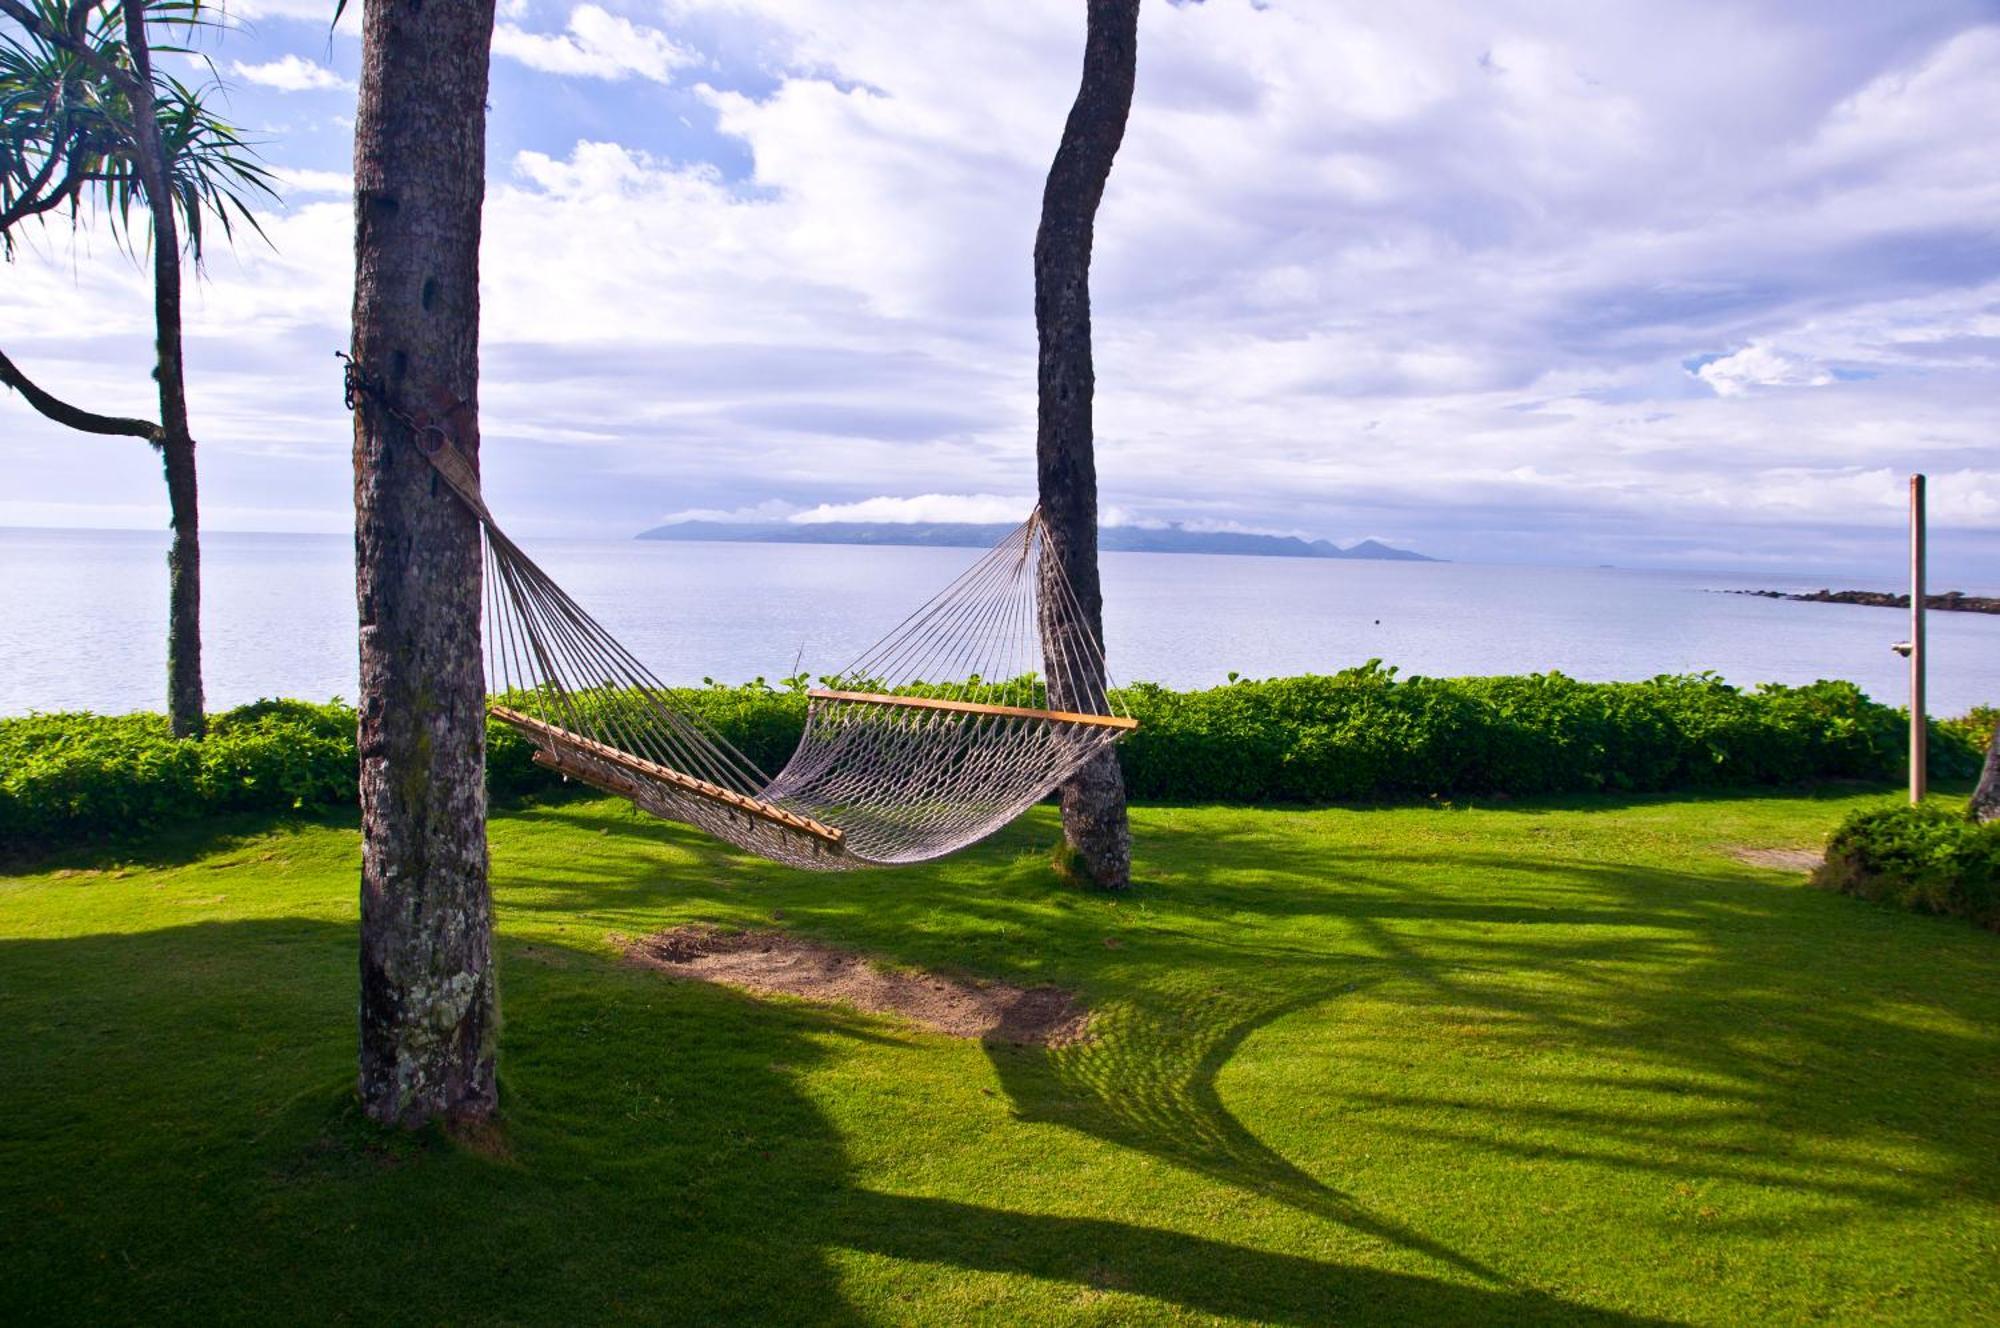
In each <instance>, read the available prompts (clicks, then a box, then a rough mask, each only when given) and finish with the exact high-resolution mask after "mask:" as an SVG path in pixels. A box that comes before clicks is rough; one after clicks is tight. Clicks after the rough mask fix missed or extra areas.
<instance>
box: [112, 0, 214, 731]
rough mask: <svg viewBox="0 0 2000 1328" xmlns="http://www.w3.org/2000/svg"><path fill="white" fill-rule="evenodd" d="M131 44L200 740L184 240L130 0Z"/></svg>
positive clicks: (172, 598)
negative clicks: (184, 322)
mask: <svg viewBox="0 0 2000 1328" xmlns="http://www.w3.org/2000/svg"><path fill="white" fill-rule="evenodd" d="M123 10H124V18H125V44H126V48H127V49H128V50H129V51H130V52H131V56H132V72H133V73H134V75H136V77H135V78H134V80H133V82H132V84H131V86H130V87H129V88H128V89H127V94H128V95H129V96H130V97H131V99H132V138H133V146H134V148H135V151H134V152H133V166H134V168H135V169H137V171H138V172H139V180H140V183H141V184H143V185H144V186H145V191H146V207H147V210H148V211H149V212H150V213H151V215H152V218H153V335H154V347H155V351H156V359H155V362H154V367H153V377H154V379H155V380H156V381H157V383H158V384H159V389H160V459H161V461H162V462H163V463H164V465H165V467H166V472H167V510H168V512H169V517H170V520H171V522H172V525H173V531H174V538H173V543H172V545H170V546H169V548H168V550H167V716H168V719H169V721H170V722H171V723H172V725H173V731H174V736H175V737H178V738H198V737H200V736H201V735H202V734H203V733H204V732H206V731H207V728H208V717H207V713H206V711H205V710H204V708H203V698H202V691H201V516H200V502H199V495H198V493H197V486H196V483H195V469H194V436H193V435H192V434H191V433H190V432H189V429H188V413H187V386H186V377H185V373H184V368H183V366H184V360H183V358H182V354H181V239H180V228H179V226H178V225H177V224H176V222H175V220H174V195H173V186H172V182H171V180H172V177H171V174H170V172H169V170H168V165H167V153H166V148H165V146H164V145H163V144H162V143H161V141H160V121H159V112H158V110H157V109H156V107H155V106H154V103H153V55H152V47H151V45H150V43H149V42H148V41H147V39H146V11H145V6H144V5H143V4H141V3H140V0H125V3H124V5H123Z"/></svg>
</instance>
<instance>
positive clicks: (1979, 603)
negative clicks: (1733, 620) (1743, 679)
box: [1728, 590, 2000, 613]
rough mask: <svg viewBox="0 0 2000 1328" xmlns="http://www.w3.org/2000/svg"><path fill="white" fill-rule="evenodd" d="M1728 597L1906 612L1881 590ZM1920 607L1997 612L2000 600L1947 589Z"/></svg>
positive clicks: (1903, 603) (1901, 601) (1898, 599)
mask: <svg viewBox="0 0 2000 1328" xmlns="http://www.w3.org/2000/svg"><path fill="white" fill-rule="evenodd" d="M1728 593H1729V594H1732V595H1754V596H1756V597H1757V598H1758V599H1795V600H1803V601H1804V602H1806V603H1808V604H1865V605H1868V606H1869V607H1871V608H1877V609H1907V608H1909V607H1910V597H1909V596H1908V595H1892V594H1890V593H1888V592H1887V591H1883V590H1814V591H1810V592H1808V593H1806V594H1792V593H1790V592H1788V591H1783V590H1732V591H1729V592H1728ZM1924 607H1925V608H1927V609H1943V610H1944V611H1945V612H1947V613H2000V599H1989V598H1986V597H1985V596H1981V595H1968V594H1966V593H1964V592H1963V591H1959V590H1947V591H1945V592H1944V593H1943V594H1942V595H1926V596H1924Z"/></svg>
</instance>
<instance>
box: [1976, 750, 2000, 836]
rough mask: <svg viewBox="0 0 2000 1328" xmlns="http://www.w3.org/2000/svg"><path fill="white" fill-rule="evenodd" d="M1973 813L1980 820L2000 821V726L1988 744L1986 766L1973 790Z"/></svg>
mask: <svg viewBox="0 0 2000 1328" xmlns="http://www.w3.org/2000/svg"><path fill="white" fill-rule="evenodd" d="M1972 815H1973V817H1974V818H1975V819H1977V820H1979V821H2000V728H1995V729H1994V730H1993V737H1992V739H1991V741H1989V742H1988V743H1987V744H1986V768H1985V769H1984V770H1983V771H1981V772H1980V775H1979V787H1978V788H1976V789H1974V790H1973V791H1972Z"/></svg>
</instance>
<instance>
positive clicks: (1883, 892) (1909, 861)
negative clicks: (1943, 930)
mask: <svg viewBox="0 0 2000 1328" xmlns="http://www.w3.org/2000/svg"><path fill="white" fill-rule="evenodd" d="M1813 883H1814V884H1815V885H1819V886H1822V887H1824V888H1826V889H1829V890H1838V891H1840V892H1841V893H1842V894H1850V895H1857V896H1859V897H1860V898H1862V899H1878V900H1881V901H1883V902H1884V903H1890V904H1896V905H1898V906H1900V907H1902V908H1907V909H1910V910H1912V911H1914V912H1918V913H1941V914H1944V915H1945V916H1947V917H1954V918H1965V919H1966V920H1968V921H1970V922H1973V923H1976V924H1977V925H1979V926H1981V927H1985V928H1987V929H1989V930H1992V931H2000V821H1994V822H1989V823H1987V824H1986V825H1980V824H1978V823H1977V822H1975V821H1973V820H1972V818H1971V817H1969V816H1967V815H1966V814H1965V813H1964V812H1963V811H1957V810H1954V809H1952V808H1949V807H1944V806H1940V805H1938V804H1937V803H1934V802H1931V803H1925V804H1923V805H1922V806H1920V807H1910V806H1902V807H1890V808H1886V809H1884V810H1881V811H1873V812H1860V813H1857V814H1855V815H1853V816H1850V817H1848V818H1847V820H1846V821H1844V822H1842V823H1841V826H1840V828H1839V829H1838V830H1836V831H1834V832H1833V838H1832V840H1831V841H1830V842H1829V843H1828V845H1827V850H1826V862H1825V864H1824V865H1822V866H1821V867H1820V868H1819V869H1818V870H1816V871H1815V872H1814V873H1813Z"/></svg>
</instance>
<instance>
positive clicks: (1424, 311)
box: [0, 0, 2000, 591]
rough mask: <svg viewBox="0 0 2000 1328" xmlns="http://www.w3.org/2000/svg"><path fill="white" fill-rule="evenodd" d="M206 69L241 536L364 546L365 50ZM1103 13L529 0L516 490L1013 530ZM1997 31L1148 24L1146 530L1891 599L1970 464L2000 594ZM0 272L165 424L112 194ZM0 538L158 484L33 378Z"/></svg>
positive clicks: (1293, 17) (1133, 369)
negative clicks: (1796, 581)
mask: <svg viewBox="0 0 2000 1328" xmlns="http://www.w3.org/2000/svg"><path fill="white" fill-rule="evenodd" d="M360 8H361V0H356V3H355V4H353V5H351V6H350V13H349V15H348V17H347V18H346V19H345V20H344V21H343V23H342V24H341V26H340V27H339V28H338V29H329V26H328V21H329V18H330V16H331V5H330V4H328V3H323V2H322V0H232V3H231V5H230V7H229V8H228V10H227V13H228V15H229V26H228V29H227V30H226V31H223V32H220V33H218V34H216V35H214V36H212V37H211V38H210V39H209V40H208V41H207V43H206V46H205V50H204V56H205V60H206V63H205V64H204V65H202V66H201V67H199V68H194V67H189V68H188V69H187V71H186V72H187V75H188V76H193V75H196V74H200V75H202V76H206V75H207V70H209V69H210V68H212V69H213V71H214V73H215V74H216V75H217V76H219V78H220V79H221V81H222V83H223V85H224V91H225V94H226V104H227V106H228V109H229V113H230V115H231V116H232V117H233V119H234V120H235V121H236V122H237V123H238V124H240V125H242V126H244V127H245V128H246V129H248V130H249V131H250V132H251V133H252V135H253V136H254V137H255V138H256V139H257V140H258V141H260V143H261V144H262V152H263V155H264V157H265V159H266V160H267V162H268V163H269V164H270V165H271V166H272V167H273V168H275V169H276V170H277V171H278V172H279V173H280V175H281V177H282V178H283V180H284V182H285V184H284V195H285V197H284V202H283V205H282V206H281V207H277V208H274V209H273V210H272V214H271V216H270V217H269V218H268V219H267V221H266V227H265V228H266V231H267V233H268V236H269V243H268V244H267V243H265V242H263V241H260V240H257V239H255V238H254V237H251V238H247V239H241V240H239V242H238V244H237V245H236V247H235V249H234V250H233V251H227V250H220V249H218V250H217V251H216V252H214V253H213V254H212V255H211V257H210V260H209V262H208V264H207V270H206V273H205V275H204V276H203V278H202V279H201V280H200V281H199V282H198V283H195V284H193V285H191V286H190V289H189V302H188V335H189V392H190V397H191V404H192V411H193V422H194V427H195V433H196V437H197V438H198V439H199V442H200V464H201V486H202V503H203V520H204V524H205V526H206V528H208V529H216V530H279V531H321V532H339V531H345V530H348V529H350V528H351V523H352V509H351V469H350V461H349V450H348V449H349V442H350V435H349V432H348V429H349V426H348V423H347V421H346V419H345V417H344V414H343V411H342V409H341V405H340V394H339V375H338V365H337V363H336V362H335V360H334V352H335V351H336V350H339V349H341V348H343V347H344V346H345V345H346V344H347V327H346V319H347V311H348V301H349V295H350V290H351V275H352V274H351V267H352V217H351V212H350V201H349V178H350V177H349V166H350V161H351V154H352V133H353V120H352V116H353V110H354V99H355V86H354V80H355V78H356V70H357V60H358V51H359V42H358V39H357V33H358V25H357V24H356V22H355V16H356V15H357V14H358V12H359V10H360ZM1082 41H1083V5H1082V3H1081V0H632V2H630V3H627V2H625V0H588V2H586V3H572V2H571V0H503V2H502V5H501V17H500V21H499V27H498V30H497V32H496V36H495V42H494V65H493V84H492V91H491V97H490V106H491V111H490V119H489V125H488V163H487V167H488V192H487V202H486V222H485V232H486V240H485V250H484V257H483V273H484V275H483V291H482V299H483V307H484V335H483V349H482V374H483V376H482V387H481V397H482V423H483V436H484V444H483V446H484V449H485V452H484V469H485V474H486V486H487V491H488V498H489V502H490V504H491V505H492V506H493V508H494V509H495V511H496V512H498V513H499V514H500V515H501V519H502V521H503V522H504V523H505V524H507V525H508V526H509V527H510V528H511V529H513V530H514V531H515V532H516V533H517V534H520V535H523V536H535V535H542V536H602V537H607V538H623V537H626V536H629V535H631V534H633V533H635V532H636V531H638V530H640V529H642V528H645V527H647V526H649V525H652V524H655V523H658V522H660V521H663V520H672V519H686V518H688V517H690V516H699V515H713V516H722V515H727V516H729V517H731V518H744V517H750V516H765V517H769V518H771V519H792V520H807V521H810V520H830V519H858V520H871V519H872V520H950V519H961V518H962V519H969V520H983V521H995V520H1007V519H1014V518H1016V517H1018V516H1019V515H1021V514H1022V513H1024V512H1025V510H1026V509H1027V507H1028V506H1029V505H1030V504H1031V502H1032V495H1033V488H1034V466H1033V450H1034V327H1033V319H1032V300H1033V289H1032V272H1031V264H1030V257H1031V253H1032V249H1033V243H1034V227H1035V221H1036V216H1037V211H1038V207H1039V200H1040V193H1041V187H1042V181H1043V178H1044V176H1045V174H1046V171H1047V167H1048V162H1049V159H1050V157H1051V155H1052V154H1053V152H1054V150H1055V146H1056V143H1057V140H1058V137H1059V135H1060V132H1061V127H1062V122H1063V118H1064V116H1065V115H1066V114H1067V112H1068V109H1069V104H1070V101H1071V99H1072V98H1073V97H1074V95H1075V88H1076V79H1077V74H1078V70H1079V67H1080V62H1081V53H1082ZM1995 87H2000V4H1996V3H1994V2H1993V0H1984V2H1982V3H1968V2H1964V0H1938V2H1936V3H1932V2H1929V0H1899V2H1898V3H1896V4H1882V3H1879V0H1867V2H1865V3H1853V2H1848V0H1822V2H1819V3H1814V4H1810V5H1802V4H1797V3H1777V2H1773V3H1755V2H1746V0H1721V2H1717V3H1710V2H1708V0H1676V3H1674V4H1671V5H1663V4H1660V3H1658V2H1657V0H1644V2H1641V3H1625V2H1623V0H1575V2H1573V3H1562V2H1560V0H1533V2H1531V3H1517V2H1513V0H1479V2H1478V3H1474V2H1473V0H1461V2H1459V3H1443V2H1429V0H1402V2H1400V3H1397V4H1394V5H1384V4H1380V3H1371V2H1369V0H1206V2H1205V3H1185V4H1171V3H1165V2H1163V0H1146V3H1145V5H1144V7H1143V9H1142V13H1141V20H1140V35H1139V74H1138V89H1137V95H1136V98H1135V101H1134V105H1133V108H1132V114H1131V121H1130V125H1129V129H1128V131H1127V135H1126V139H1125V143H1124V147H1123V149H1122V150H1121V152H1120V154H1119V157H1118V160H1117V164H1116V167H1115V169H1114V171H1113V173H1112V178H1111V182H1110V187H1109V189H1108V191H1107V193H1106V196H1105V200H1104V204H1103V208H1102V211H1101V212H1100V214H1099V217H1098V223H1097V247H1096V261H1095V266H1094V269H1093V274H1092V290H1093V300H1094V311H1095V321H1096V329H1095V330H1096V356H1097V376H1098V396H1097V415H1096V419H1097V446H1098V464H1099V476H1100V497H1101V502H1102V506H1103V513H1104V517H1105V519H1106V520H1107V521H1113V522H1125V523H1133V522H1140V523H1156V522H1182V523H1186V524H1187V525H1189V526H1192V527H1195V528H1216V529H1247V530H1259V531H1273V532H1286V533H1297V534H1303V535H1308V536H1312V537H1323V538H1331V539H1334V540H1337V541H1339V542H1342V543H1347V542H1351V541H1353V540H1357V539H1361V538H1364V537H1373V538H1378V539H1382V540H1386V541H1388V542H1390V543H1392V544H1397V545H1401V546H1405V547H1412V548H1416V549H1420V550H1422V551H1424V552H1427V553H1430V554H1433V555H1436V556H1440V557H1445V558H1451V559H1456V560H1464V561H1507V562H1560V563H1581V564H1598V563H1610V564H1616V565H1620V566H1634V567H1660V568H1678V567H1685V568H1702V569H1737V570H1744V571H1757V570H1768V571H1770V572H1772V573H1779V572H1783V573H1786V574H1788V575H1804V576H1811V575H1817V574H1819V573H1821V572H1825V573H1827V574H1829V575H1831V574H1833V573H1836V572H1838V573H1848V574H1853V575H1862V574H1869V575H1871V576H1872V577H1873V579H1874V580H1877V581H1885V582H1887V581H1892V580H1893V579H1894V576H1895V575H1896V568H1897V566H1898V562H1899V559H1900V558H1901V556H1902V555H1901V542H1902V539H1903V503H1904V501H1905V488H1904V483H1905V478H1904V477H1905V476H1906V474H1907V473H1908V472H1910V471H1912V470H1923V471H1926V472H1928V473H1929V475H1930V477H1931V481H1930V482H1931V518H1932V524H1933V528H1934V534H1933V549H1934V557H1935V559H1936V563H1937V568H1938V575H1939V577H1940V578H1942V579H1944V580H1950V581H1952V582H1953V583H1954V584H1962V585H1963V587H1964V588H1966V589H1969V590H1981V589H1983V590H1989V591H1990V590H1996V589H2000V533H1996V531H2000V454H1996V451H1995V440H1996V433H2000V418H1996V416H2000V411H1996V407H2000V378H1996V373H1995V371H1996V369H2000V97H1995V96H1994V95H1993V89H1994V88H1995ZM29 241H30V242H29V243H28V244H27V245H26V246H24V247H23V249H22V250H21V251H20V252H19V253H18V254H17V255H16V257H15V258H14V260H13V261H12V262H11V263H10V264H8V265H7V266H6V267H5V268H4V269H0V283H4V286H0V290H4V296H3V297H0V348H3V349H5V350H6V351H7V353H8V354H9V355H11V356H12V357H13V358H14V359H15V361H16V362H17V363H18V364H20V366H21V367H22V368H23V370H24V371H26V372H27V373H29V374H30V375H31V376H33V377H35V378H36V379H37V380H38V381H39V382H41V383H42V384H43V385H44V386H46V387H48V388H50V389H51V390H54V391H56V392H58V393H59V394H61V395H64V396H67V397H69V398H71V399H74V400H78V401H80V402H82V403H84V404H87V405H89V406H91V407H93V408H95V409H99V410H104V411H108V412H114V413H123V414H145V413H150V411H149V406H150V401H149V391H150V382H149V380H148V377H147V374H148V369H149V362H148V361H149V353H150V336H151V333H150V327H149V322H148V319H149V303H148V296H147V289H146V276H145V273H144V271H143V270H142V269H141V268H140V267H139V266H138V265H137V264H135V263H134V262H133V261H132V259H131V258H130V257H129V256H128V255H126V254H124V253H121V252H120V250H119V249H118V248H117V246H116V245H115V244H114V243H113V242H112V241H111V240H110V239H109V238H108V237H107V236H106V234H105V233H104V232H103V231H102V229H101V228H100V227H97V226H95V225H93V224H91V223H90V222H89V220H88V219H86V223H85V225H84V226H83V227H82V229H80V230H78V231H76V232H74V233H72V231H71V230H70V229H69V228H68V227H67V226H66V225H64V226H57V227H53V228H50V229H47V230H44V231H42V232H40V233H34V234H31V235H30V237H29ZM0 466H4V468H5V473H6V474H7V476H8V481H7V482H6V483H5V484H4V485H0V525H63V526H90V527H141V528H143V527H158V526H161V525H163V524H164V522H165V513H166V503H165V495H164V489H163V485H162V483H161V481H160V478H159V471H158V467H157V464H156V463H155V461H154V460H153V458H152V456H151V455H150V453H149V452H148V451H147V449H146V448H145V447H144V446H143V445H141V444H138V443H136V442H133V441H132V440H125V439H101V438H88V437H84V436H81V435H76V434H70V433H67V432H65V431H64V430H62V429H60V428H59V427H57V426H55V425H53V424H49V423H46V422H44V421H42V420H41V419H40V418H39V417H38V416H36V415H35V414H34V413H33V412H32V411H31V410H30V409H29V408H28V407H27V406H26V405H25V404H24V403H22V402H21V401H20V400H19V399H18V398H16V397H13V396H12V395H11V394H6V395H5V396H4V397H0Z"/></svg>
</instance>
